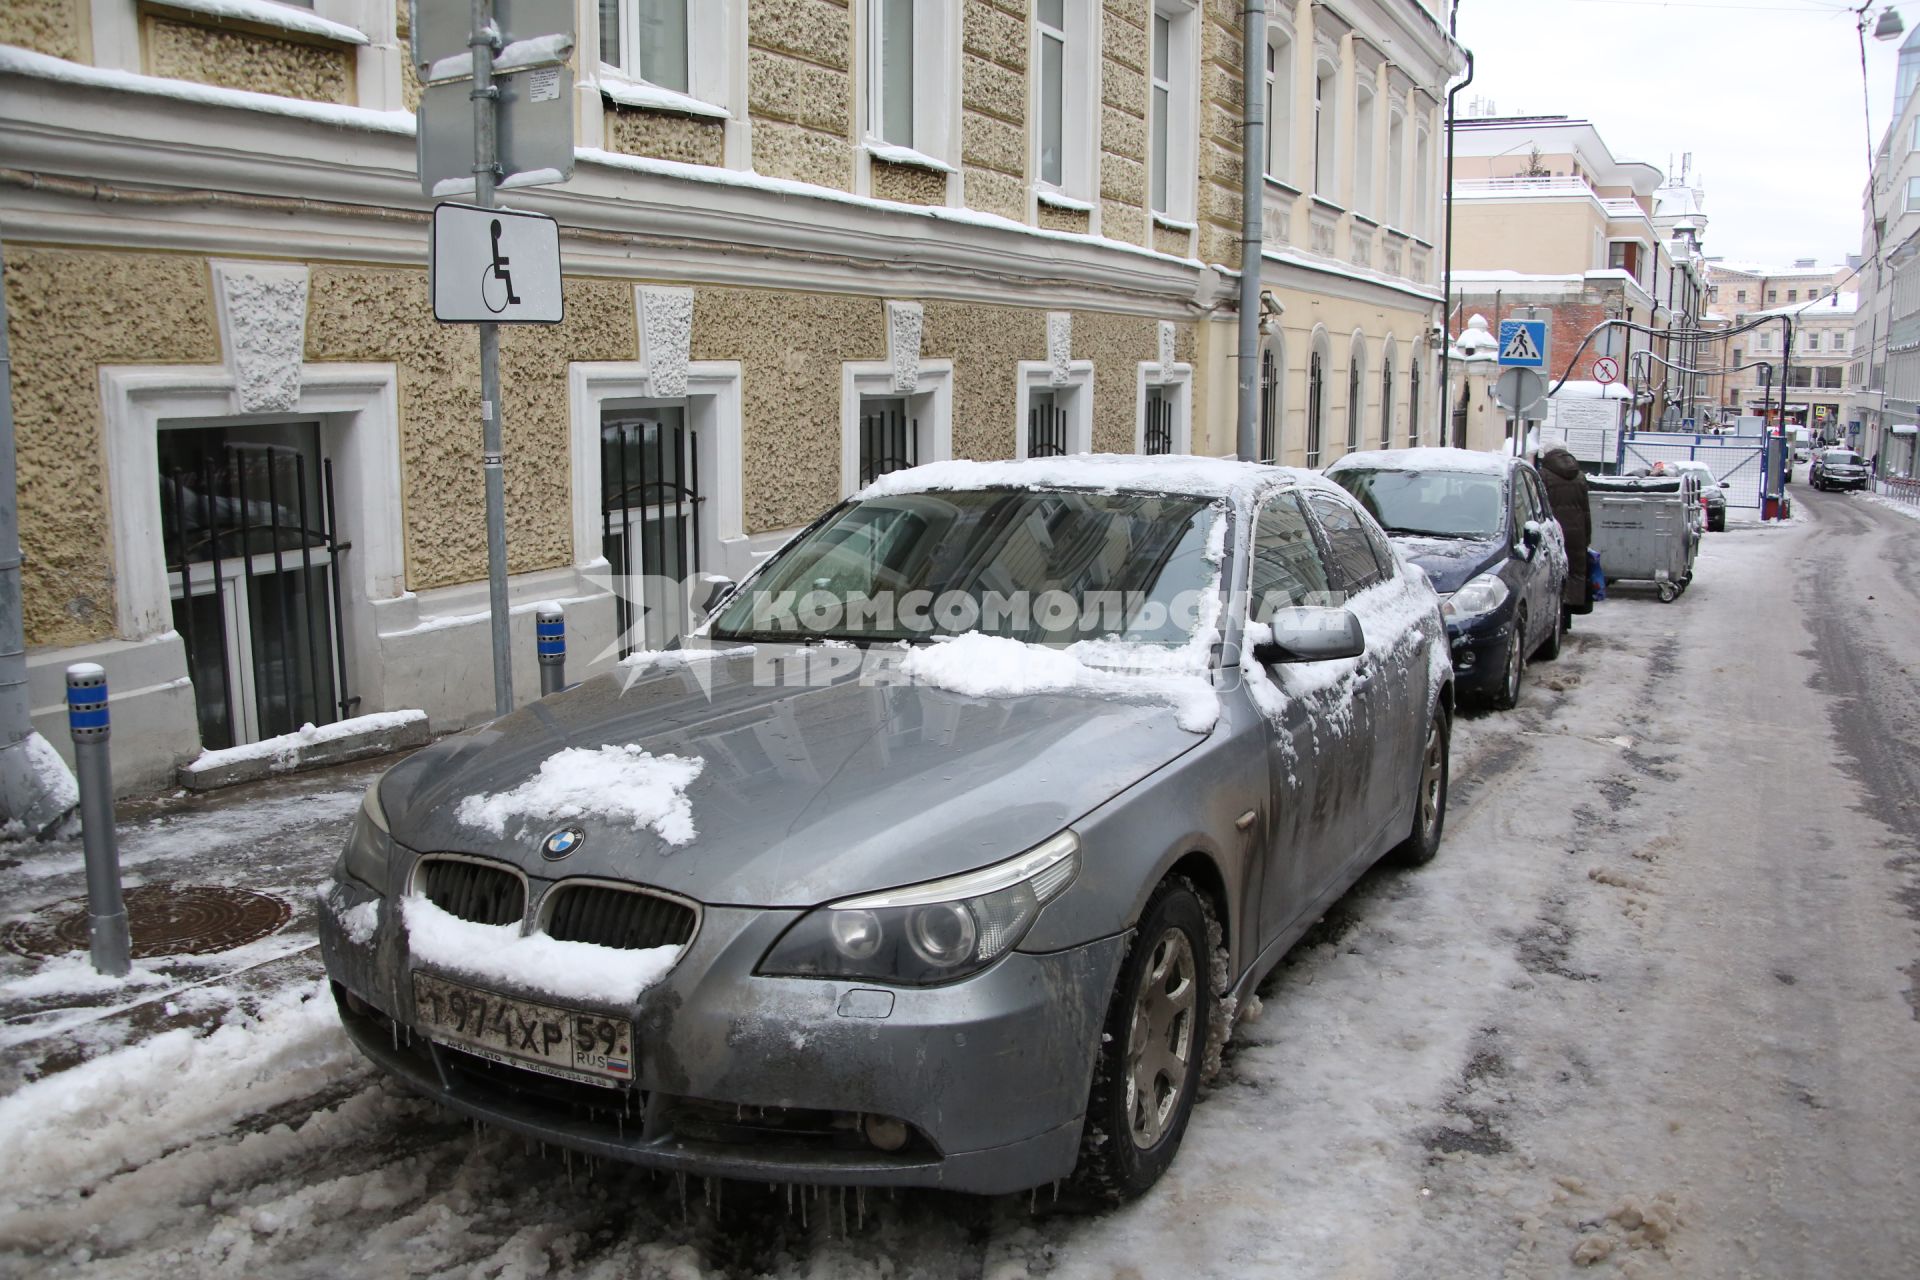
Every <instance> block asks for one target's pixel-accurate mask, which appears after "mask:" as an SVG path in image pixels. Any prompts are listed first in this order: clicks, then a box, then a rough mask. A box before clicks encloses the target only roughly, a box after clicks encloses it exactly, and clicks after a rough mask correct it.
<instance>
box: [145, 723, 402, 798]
mask: <svg viewBox="0 0 1920 1280" xmlns="http://www.w3.org/2000/svg"><path fill="white" fill-rule="evenodd" d="M432 736H433V735H432V732H431V730H430V729H429V728H428V727H427V713H426V712H424V711H380V712H376V713H374V714H372V715H365V716H355V717H353V718H352V719H350V720H340V721H336V722H335V723H333V724H329V725H321V726H319V727H318V728H316V727H314V726H313V725H311V724H306V725H302V726H301V727H300V729H299V730H298V731H297V732H294V733H283V734H281V735H280V736H279V737H277V738H267V739H264V740H263V741H260V742H249V743H246V744H245V745H243V746H238V747H229V748H227V749H226V750H224V751H203V752H201V753H200V755H199V757H198V758H196V759H195V760H193V761H191V762H190V763H188V764H183V765H181V766H180V772H179V779H180V785H181V786H183V787H185V788H186V789H187V790H189V791H213V790H216V789H218V788H220V787H231V786H234V785H235V784H237V783H241V782H257V781H259V780H260V779H261V778H267V777H272V776H273V775H274V774H277V773H299V772H301V771H303V770H307V769H318V768H321V767H323V766H326V765H330V764H345V763H346V762H347V761H349V760H364V759H366V758H367V757H369V756H381V755H386V754H387V753H389V752H392V751H406V750H408V749H410V748H413V747H424V746H425V745H426V744H427V740H428V739H429V738H430V737H432Z"/></svg>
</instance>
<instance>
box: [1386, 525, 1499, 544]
mask: <svg viewBox="0 0 1920 1280" xmlns="http://www.w3.org/2000/svg"><path fill="white" fill-rule="evenodd" d="M1386 530H1387V532H1388V533H1398V534H1404V535H1406V536H1408V537H1412V538H1450V539H1453V540H1454V541H1459V542H1469V541H1470V542H1478V541H1480V539H1481V535H1480V534H1477V533H1441V532H1440V531H1439V530H1438V529H1408V528H1406V527H1404V526H1402V525H1397V524H1390V525H1387V526H1386Z"/></svg>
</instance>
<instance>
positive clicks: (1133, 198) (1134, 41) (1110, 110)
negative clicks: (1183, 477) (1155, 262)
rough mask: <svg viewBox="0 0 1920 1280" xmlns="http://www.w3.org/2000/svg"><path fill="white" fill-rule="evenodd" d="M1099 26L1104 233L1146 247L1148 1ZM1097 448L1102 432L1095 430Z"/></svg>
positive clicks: (1110, 3)
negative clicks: (1100, 41)
mask: <svg viewBox="0 0 1920 1280" xmlns="http://www.w3.org/2000/svg"><path fill="white" fill-rule="evenodd" d="M1105 2H1106V7H1107V11H1106V21H1105V22H1103V23H1101V24H1100V28H1101V32H1102V48H1101V51H1100V52H1101V57H1100V69H1101V71H1100V234H1101V235H1104V236H1106V237H1107V238H1108V239H1110V240H1124V241H1126V242H1127V243H1128V244H1145V243H1146V242H1147V108H1148V104H1149V102H1150V101H1151V100H1152V95H1151V86H1152V82H1151V81H1150V80H1149V79H1148V78H1147V58H1148V51H1149V47H1150V34H1149V29H1148V26H1147V24H1148V22H1149V20H1150V16H1151V15H1150V10H1149V4H1148V0H1105ZM1095 432H1096V434H1095V436H1094V440H1095V445H1096V447H1098V441H1099V435H1098V427H1097V426H1096V428H1095Z"/></svg>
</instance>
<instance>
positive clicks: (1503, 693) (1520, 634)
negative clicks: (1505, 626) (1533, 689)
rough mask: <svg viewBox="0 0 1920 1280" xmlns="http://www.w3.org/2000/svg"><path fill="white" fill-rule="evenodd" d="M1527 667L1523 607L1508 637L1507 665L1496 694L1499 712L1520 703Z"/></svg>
mask: <svg viewBox="0 0 1920 1280" xmlns="http://www.w3.org/2000/svg"><path fill="white" fill-rule="evenodd" d="M1526 667H1527V611H1526V608H1525V606H1522V607H1521V608H1520V610H1519V611H1518V612H1516V613H1515V614H1514V615H1513V632H1512V634H1511V635H1509V636H1508V637H1507V665H1506V669H1505V670H1504V671H1503V672H1502V673H1501V676H1500V688H1499V689H1498V690H1496V691H1495V692H1494V695H1493V706H1494V709H1495V710H1497V711H1511V710H1512V709H1513V708H1514V706H1515V705H1516V704H1518V703H1519V701H1520V680H1521V677H1522V675H1523V674H1524V673H1525V671H1526Z"/></svg>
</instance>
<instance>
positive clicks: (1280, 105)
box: [1267, 27, 1293, 182]
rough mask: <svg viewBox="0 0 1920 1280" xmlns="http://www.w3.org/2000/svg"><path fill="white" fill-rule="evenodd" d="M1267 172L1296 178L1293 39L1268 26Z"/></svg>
mask: <svg viewBox="0 0 1920 1280" xmlns="http://www.w3.org/2000/svg"><path fill="white" fill-rule="evenodd" d="M1267 32H1268V44H1267V173H1268V175H1269V176H1271V177H1275V178H1278V179H1280V181H1282V182H1292V181H1293V42H1292V41H1291V40H1289V39H1287V37H1286V35H1285V33H1283V32H1280V31H1278V30H1276V29H1274V28H1272V27H1269V28H1268V29H1267Z"/></svg>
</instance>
